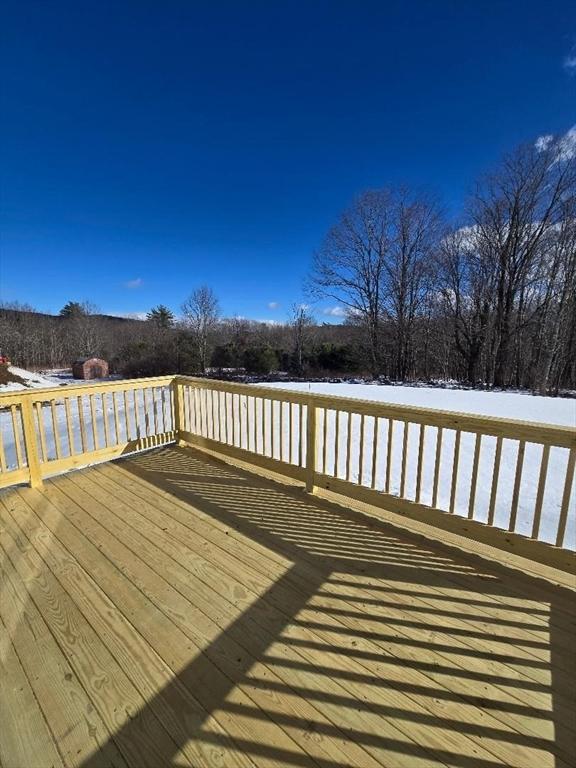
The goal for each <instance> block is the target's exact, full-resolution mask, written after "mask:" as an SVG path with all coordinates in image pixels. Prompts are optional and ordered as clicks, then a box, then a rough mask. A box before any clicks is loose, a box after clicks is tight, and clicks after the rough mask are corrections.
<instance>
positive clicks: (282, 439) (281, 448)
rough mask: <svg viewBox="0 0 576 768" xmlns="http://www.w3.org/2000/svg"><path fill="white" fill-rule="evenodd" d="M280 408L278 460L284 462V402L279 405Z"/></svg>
mask: <svg viewBox="0 0 576 768" xmlns="http://www.w3.org/2000/svg"><path fill="white" fill-rule="evenodd" d="M278 407H279V409H280V440H279V443H280V444H279V446H278V453H279V456H278V458H279V459H280V461H283V460H284V403H283V402H282V400H280V402H279V403H278Z"/></svg>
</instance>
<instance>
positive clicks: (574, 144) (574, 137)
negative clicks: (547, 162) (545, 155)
mask: <svg viewBox="0 0 576 768" xmlns="http://www.w3.org/2000/svg"><path fill="white" fill-rule="evenodd" d="M553 141H554V136H552V135H551V134H547V135H546V136H539V137H538V138H537V139H536V142H535V146H536V149H538V150H539V151H540V152H544V150H546V149H548V148H549V146H550V145H551V144H552V142H553ZM555 146H556V148H557V156H556V160H557V161H558V160H571V159H572V158H573V157H576V125H573V126H572V128H569V129H568V130H567V131H566V133H565V134H564V135H563V136H560V137H559V138H558V139H557V140H556V145H555Z"/></svg>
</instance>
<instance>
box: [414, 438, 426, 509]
mask: <svg viewBox="0 0 576 768" xmlns="http://www.w3.org/2000/svg"><path fill="white" fill-rule="evenodd" d="M425 439H426V425H425V424H420V430H419V434H418V465H417V467H416V495H415V497H414V500H415V501H416V502H417V503H420V499H421V498H422V471H423V462H424V441H425Z"/></svg>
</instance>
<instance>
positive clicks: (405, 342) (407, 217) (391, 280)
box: [381, 188, 442, 381]
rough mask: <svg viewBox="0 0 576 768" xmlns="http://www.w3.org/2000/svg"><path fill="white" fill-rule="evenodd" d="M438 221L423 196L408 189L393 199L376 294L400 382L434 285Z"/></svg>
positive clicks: (410, 367) (410, 369)
mask: <svg viewBox="0 0 576 768" xmlns="http://www.w3.org/2000/svg"><path fill="white" fill-rule="evenodd" d="M441 221H442V218H441V213H440V210H439V207H438V205H437V204H436V202H435V201H434V200H433V199H432V198H431V197H429V196H428V195H425V194H422V193H419V194H415V193H414V192H411V191H410V190H408V189H407V188H401V189H399V190H396V191H395V192H394V193H393V194H392V211H391V214H390V216H389V222H390V229H389V242H390V247H389V249H388V252H387V253H386V257H385V259H384V274H383V276H384V283H383V290H382V291H381V295H382V309H383V311H384V313H385V315H386V317H387V318H389V319H391V320H392V321H393V331H394V348H395V349H394V373H395V376H396V378H397V379H399V380H401V381H404V380H405V379H407V378H409V377H410V376H411V375H412V372H413V364H414V359H413V353H414V333H415V328H416V322H417V320H418V318H419V317H420V316H421V315H422V314H423V313H424V312H425V310H426V300H427V298H428V296H429V293H430V291H432V290H433V289H434V286H435V280H436V274H435V263H436V262H435V259H434V255H435V252H436V249H437V247H438V242H439V236H440V232H441Z"/></svg>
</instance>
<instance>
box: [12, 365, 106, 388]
mask: <svg viewBox="0 0 576 768" xmlns="http://www.w3.org/2000/svg"><path fill="white" fill-rule="evenodd" d="M8 370H9V371H10V373H13V374H14V375H15V376H18V377H19V378H20V379H22V380H23V381H24V383H23V384H22V383H20V382H17V381H11V382H9V383H8V384H0V394H1V393H2V392H18V391H20V390H26V389H45V388H46V387H62V386H70V385H76V386H80V385H82V384H86V382H85V381H83V380H82V379H74V378H73V377H72V371H71V370H70V369H69V368H62V369H59V370H52V371H41V372H39V373H34V372H33V371H27V370H26V369H25V368H18V367H17V366H15V365H10V366H8ZM118 378H119V377H118V376H109V377H108V378H106V379H100V381H114V380H115V379H118Z"/></svg>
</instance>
